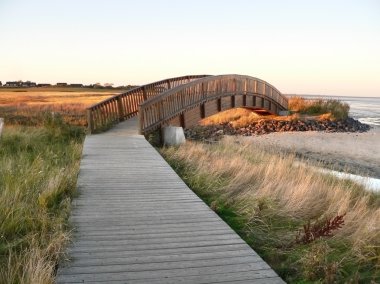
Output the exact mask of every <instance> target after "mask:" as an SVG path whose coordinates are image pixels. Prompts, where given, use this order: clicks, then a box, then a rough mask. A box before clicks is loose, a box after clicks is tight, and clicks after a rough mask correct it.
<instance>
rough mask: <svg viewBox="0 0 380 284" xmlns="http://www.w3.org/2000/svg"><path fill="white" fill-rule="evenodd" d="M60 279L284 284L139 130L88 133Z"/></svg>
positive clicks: (132, 126) (132, 123)
mask: <svg viewBox="0 0 380 284" xmlns="http://www.w3.org/2000/svg"><path fill="white" fill-rule="evenodd" d="M78 191H79V196H78V197H77V198H75V199H74V201H73V210H72V216H71V221H72V224H73V226H74V228H75V229H74V232H73V242H72V244H71V245H70V246H69V248H68V250H67V253H68V257H69V260H68V261H65V262H63V263H62V264H61V265H60V266H59V269H58V273H57V282H58V283H89V282H97V283H283V281H282V280H281V279H280V278H279V277H278V276H277V275H276V273H275V272H274V271H273V270H272V269H271V268H270V267H269V266H268V265H267V264H266V263H265V262H264V261H263V260H262V259H261V258H260V257H259V256H258V255H257V254H256V253H255V252H254V251H253V250H252V249H251V248H250V247H249V246H248V245H247V244H246V243H245V242H244V241H243V240H242V239H241V238H240V237H239V236H238V235H237V234H236V233H235V232H234V231H233V230H232V229H231V228H230V227H229V226H228V225H227V224H226V223H224V221H223V220H221V219H220V218H219V217H218V216H217V215H216V214H215V213H214V212H213V211H212V210H211V209H209V207H208V206H207V205H206V204H204V203H203V201H202V200H200V199H199V198H198V197H197V196H196V195H195V194H194V193H193V192H192V191H191V190H190V189H189V188H188V187H187V186H186V184H185V183H184V182H183V181H182V180H181V179H180V178H179V177H178V175H177V174H176V173H175V172H174V171H173V170H172V168H171V167H170V166H169V165H168V164H167V163H166V161H165V160H164V159H163V158H162V157H161V156H160V154H159V153H158V152H157V151H156V150H155V149H154V148H153V147H152V146H151V145H150V144H149V143H148V142H147V141H146V140H145V138H144V136H142V135H138V134H137V121H136V119H130V120H128V121H126V122H123V123H120V124H118V125H117V126H115V127H114V128H113V129H111V130H109V131H107V132H105V133H102V134H97V135H90V136H87V137H86V140H85V143H84V149H83V157H82V161H81V166H80V174H79V179H78Z"/></svg>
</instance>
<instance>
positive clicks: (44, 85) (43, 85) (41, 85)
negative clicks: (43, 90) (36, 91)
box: [37, 83, 51, 87]
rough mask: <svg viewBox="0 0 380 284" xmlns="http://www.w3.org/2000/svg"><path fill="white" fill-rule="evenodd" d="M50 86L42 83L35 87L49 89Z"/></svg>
mask: <svg viewBox="0 0 380 284" xmlns="http://www.w3.org/2000/svg"><path fill="white" fill-rule="evenodd" d="M50 86H51V84H47V83H42V84H37V87H50Z"/></svg>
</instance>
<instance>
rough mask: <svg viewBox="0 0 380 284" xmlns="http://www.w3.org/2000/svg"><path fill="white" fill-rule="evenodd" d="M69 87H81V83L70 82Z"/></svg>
mask: <svg viewBox="0 0 380 284" xmlns="http://www.w3.org/2000/svg"><path fill="white" fill-rule="evenodd" d="M69 87H73V88H83V84H70V85H69Z"/></svg>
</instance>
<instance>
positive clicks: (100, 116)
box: [87, 75, 208, 133]
mask: <svg viewBox="0 0 380 284" xmlns="http://www.w3.org/2000/svg"><path fill="white" fill-rule="evenodd" d="M206 76H208V75H192V76H182V77H177V78H170V79H165V80H162V81H158V82H154V83H151V84H147V85H144V86H141V87H137V88H134V89H132V90H129V91H128V92H125V93H122V94H118V95H115V96H113V97H110V98H108V99H106V100H104V101H101V102H99V103H97V104H94V105H92V106H91V107H89V108H88V109H87V123H88V131H89V133H93V132H99V131H101V130H103V129H106V128H107V127H109V126H110V125H113V124H116V123H118V122H120V121H123V120H125V119H128V118H131V117H133V116H135V115H137V111H138V106H139V105H140V104H141V103H142V102H144V101H146V100H147V99H150V98H152V97H154V96H156V95H158V94H160V93H162V92H164V91H166V90H169V89H172V88H175V87H178V86H180V85H183V84H187V83H189V82H192V81H194V80H197V79H199V78H204V77H206Z"/></svg>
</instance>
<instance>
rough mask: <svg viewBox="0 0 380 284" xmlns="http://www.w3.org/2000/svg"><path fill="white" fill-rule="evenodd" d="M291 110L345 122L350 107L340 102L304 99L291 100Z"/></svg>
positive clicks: (295, 98)
mask: <svg viewBox="0 0 380 284" xmlns="http://www.w3.org/2000/svg"><path fill="white" fill-rule="evenodd" d="M289 110H290V111H292V112H294V113H301V114H308V115H324V116H323V117H324V118H329V119H331V120H343V119H346V118H347V117H348V112H349V110H350V106H349V105H348V104H347V103H344V102H341V101H339V100H331V99H327V100H326V99H317V100H307V99H305V98H303V97H291V98H289Z"/></svg>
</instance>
